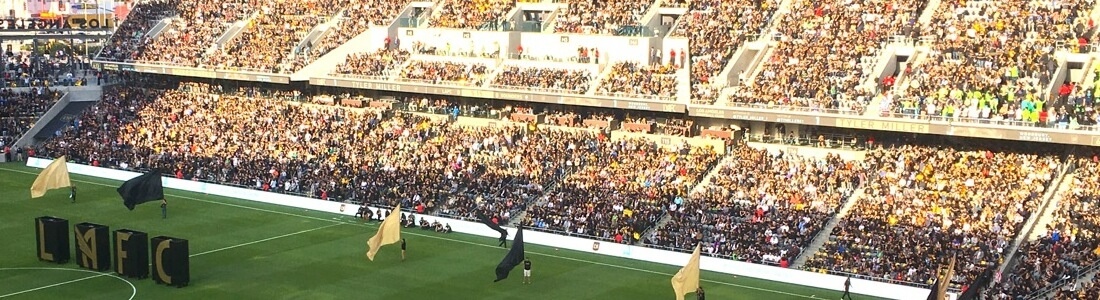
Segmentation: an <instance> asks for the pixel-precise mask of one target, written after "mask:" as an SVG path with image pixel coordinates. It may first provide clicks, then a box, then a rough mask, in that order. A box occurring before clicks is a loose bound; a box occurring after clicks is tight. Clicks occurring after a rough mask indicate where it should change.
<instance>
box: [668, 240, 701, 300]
mask: <svg viewBox="0 0 1100 300" xmlns="http://www.w3.org/2000/svg"><path fill="white" fill-rule="evenodd" d="M698 289H699V245H695V252H692V253H691V259H689V260H688V263H687V265H684V267H683V268H681V269H680V271H679V272H676V275H674V276H672V290H673V291H675V292H676V300H684V295H687V294H690V293H694V292H695V290H698Z"/></svg>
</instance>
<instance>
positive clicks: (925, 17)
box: [917, 0, 943, 26]
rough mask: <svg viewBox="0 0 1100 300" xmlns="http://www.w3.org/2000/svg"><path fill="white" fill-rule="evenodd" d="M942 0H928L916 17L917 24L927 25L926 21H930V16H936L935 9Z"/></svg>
mask: <svg viewBox="0 0 1100 300" xmlns="http://www.w3.org/2000/svg"><path fill="white" fill-rule="evenodd" d="M941 2H943V1H942V0H929V1H928V6H925V7H924V11H923V12H921V14H920V17H919V18H917V24H920V25H921V26H928V23H930V22H932V18H933V17H935V16H936V10H937V9H939V8H940V3H941Z"/></svg>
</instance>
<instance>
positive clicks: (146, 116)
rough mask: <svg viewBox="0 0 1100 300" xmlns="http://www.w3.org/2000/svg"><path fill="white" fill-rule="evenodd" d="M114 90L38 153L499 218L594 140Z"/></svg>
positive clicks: (265, 101) (254, 100) (231, 98)
mask: <svg viewBox="0 0 1100 300" xmlns="http://www.w3.org/2000/svg"><path fill="white" fill-rule="evenodd" d="M112 89H113V90H112V91H110V92H108V93H105V95H108V96H106V98H105V99H104V100H103V101H102V102H101V103H100V104H99V105H98V106H96V108H95V109H92V110H89V111H88V112H86V113H85V114H84V115H83V116H82V117H81V122H82V123H85V124H86V125H85V126H80V127H78V128H72V129H68V130H66V131H65V132H64V133H63V134H62V135H61V136H60V137H58V138H55V139H51V140H50V141H48V142H46V143H44V144H43V145H42V146H41V148H40V149H41V153H43V154H45V155H48V156H53V155H69V156H70V157H72V158H73V159H74V160H75V161H78V162H84V163H88V164H91V165H96V166H105V167H112V168H122V169H133V170H147V169H152V170H157V171H160V172H162V173H164V174H171V175H173V176H175V177H177V178H183V179H193V180H203V181H210V182H220V183H228V184H233V185H238V186H244V187H248V188H255V189H260V190H265V191H273V192H282V193H291V194H299V195H304V196H308V197H315V198H321V199H329V200H340V201H343V200H354V201H364V202H367V203H370V204H378V205H387V206H389V205H395V204H397V203H401V204H402V205H403V206H404V207H408V208H414V209H416V210H417V211H418V212H421V213H422V212H423V211H434V210H436V209H437V208H442V209H441V210H440V212H441V213H444V214H447V215H453V216H458V217H464V218H470V217H473V216H474V214H475V213H476V212H477V211H479V210H480V211H485V212H488V213H489V214H493V215H496V216H502V217H503V218H505V219H507V218H508V217H509V216H510V215H512V214H514V213H515V211H516V210H519V209H522V208H524V207H525V206H526V202H527V200H528V199H530V198H533V197H536V196H537V195H539V194H541V192H542V191H543V189H544V187H545V186H547V185H550V184H553V183H554V182H555V181H556V180H557V179H558V178H561V177H563V176H564V175H565V168H566V167H567V166H571V165H572V163H570V162H568V160H572V159H575V157H577V156H578V155H579V154H577V153H576V152H577V151H581V149H583V148H582V146H583V145H588V144H592V143H594V142H595V140H596V138H597V137H596V136H595V135H593V134H591V133H584V132H566V131H557V130H536V131H534V132H530V131H529V130H530V129H529V128H527V126H511V127H494V128H482V127H461V126H452V125H451V123H449V122H448V121H447V118H444V117H425V116H419V115H413V114H406V113H401V112H398V113H394V112H392V111H388V110H380V109H356V108H340V107H334V106H323V105H313V104H299V103H294V102H287V101H282V100H275V99H271V98H265V97H247V96H240V95H237V94H236V93H226V94H214V93H208V92H201V91H202V90H206V89H205V88H203V87H198V88H192V89H189V90H190V91H184V90H158V89H145V88H112ZM301 120H307V121H306V122H304V123H303V122H298V121H301ZM196 133H201V134H196Z"/></svg>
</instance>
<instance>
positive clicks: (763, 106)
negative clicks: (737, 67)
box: [718, 99, 865, 115]
mask: <svg viewBox="0 0 1100 300" xmlns="http://www.w3.org/2000/svg"><path fill="white" fill-rule="evenodd" d="M718 106H727V107H743V108H755V109H781V110H784V111H798V112H812V113H827V114H839V115H862V114H863V112H864V111H865V109H861V110H851V109H836V108H819V107H808V106H797V105H774V104H767V103H744V102H733V101H729V100H728V99H727V100H726V102H725V103H722V104H720V105H718Z"/></svg>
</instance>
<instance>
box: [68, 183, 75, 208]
mask: <svg viewBox="0 0 1100 300" xmlns="http://www.w3.org/2000/svg"><path fill="white" fill-rule="evenodd" d="M69 200H70V201H72V202H73V203H76V185H75V184H74V185H72V186H70V187H69Z"/></svg>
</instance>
